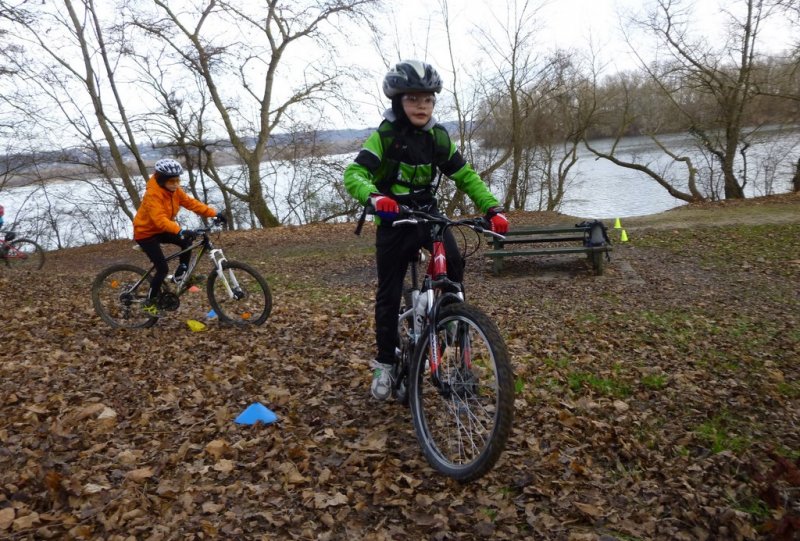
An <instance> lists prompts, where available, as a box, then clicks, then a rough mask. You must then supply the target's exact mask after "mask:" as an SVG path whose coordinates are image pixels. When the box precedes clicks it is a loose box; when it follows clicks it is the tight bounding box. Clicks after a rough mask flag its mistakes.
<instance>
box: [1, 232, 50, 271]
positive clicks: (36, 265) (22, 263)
mask: <svg viewBox="0 0 800 541" xmlns="http://www.w3.org/2000/svg"><path fill="white" fill-rule="evenodd" d="M3 259H4V260H5V262H6V266H7V267H12V268H15V269H31V270H39V269H41V268H42V267H43V266H44V250H42V247H41V246H39V245H38V244H37V243H36V242H34V241H32V240H30V239H16V240H12V241H11V242H9V243H8V247H7V248H6V252H5V254H4V256H3Z"/></svg>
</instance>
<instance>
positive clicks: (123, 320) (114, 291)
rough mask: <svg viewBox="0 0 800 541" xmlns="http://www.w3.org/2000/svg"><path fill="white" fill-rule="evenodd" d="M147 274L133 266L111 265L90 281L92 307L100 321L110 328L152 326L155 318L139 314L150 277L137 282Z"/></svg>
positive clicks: (148, 287)
mask: <svg viewBox="0 0 800 541" xmlns="http://www.w3.org/2000/svg"><path fill="white" fill-rule="evenodd" d="M146 272H147V271H145V270H144V269H142V268H139V267H137V266H135V265H127V264H120V265H112V266H110V267H108V268H107V269H105V270H103V271H102V272H100V274H98V275H97V277H96V278H95V279H94V282H92V304H93V305H94V311H95V312H97V315H98V316H100V318H101V319H102V320H103V321H105V322H106V323H108V324H109V325H111V326H112V327H123V328H145V327H152V326H153V325H155V324H156V321H158V318H156V317H153V316H150V315H149V314H147V313H145V312H144V311H142V304H143V303H144V301H145V300H146V299H147V292H148V291H149V290H150V277H149V276H147V277H145V279H144V280H142V281H141V283H140V284H139V286H138V287H136V284H137V282H139V280H141V278H142V276H144V275H145V273H146Z"/></svg>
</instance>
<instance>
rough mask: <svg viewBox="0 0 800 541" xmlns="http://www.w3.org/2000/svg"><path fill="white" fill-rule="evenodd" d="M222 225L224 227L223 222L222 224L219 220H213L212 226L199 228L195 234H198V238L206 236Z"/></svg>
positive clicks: (195, 230)
mask: <svg viewBox="0 0 800 541" xmlns="http://www.w3.org/2000/svg"><path fill="white" fill-rule="evenodd" d="M221 225H222V222H220V221H219V220H218V219H217V218H212V220H211V225H209V226H208V227H199V228H197V229H193V231H194V232H195V233H197V235H198V236H200V235H204V234H206V233H210V232H211V231H212V230H214V229H215V228H217V227H219V226H221Z"/></svg>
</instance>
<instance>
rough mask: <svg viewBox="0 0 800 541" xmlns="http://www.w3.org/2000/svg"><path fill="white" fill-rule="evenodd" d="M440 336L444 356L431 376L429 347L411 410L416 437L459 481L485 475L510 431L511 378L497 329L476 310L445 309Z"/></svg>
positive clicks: (418, 369) (416, 376) (419, 366)
mask: <svg viewBox="0 0 800 541" xmlns="http://www.w3.org/2000/svg"><path fill="white" fill-rule="evenodd" d="M437 326H438V328H437V333H436V338H437V340H436V341H437V342H438V344H439V345H440V347H441V357H440V359H439V366H438V368H437V370H436V374H435V377H434V376H432V375H431V374H429V373H428V372H427V369H425V366H426V365H428V359H427V357H428V356H429V355H430V353H429V352H430V347H429V344H428V343H427V339H426V343H425V344H423V347H421V348H420V351H422V352H423V353H422V357H421V358H418V359H417V360H415V363H414V366H413V369H414V371H415V372H413V373H412V380H413V381H412V388H411V390H410V391H411V406H412V416H413V417H414V424H415V429H416V431H417V439H418V441H419V442H420V444H421V446H422V447H423V451H424V452H425V456H426V458H427V459H428V461H429V462H430V463H431V465H432V466H433V467H434V468H436V469H437V470H439V471H441V472H443V473H445V474H447V475H450V476H451V477H454V478H457V479H460V480H471V479H475V478H477V477H480V476H481V475H483V474H485V473H486V472H487V471H489V470H490V469H491V467H492V466H493V465H494V463H495V462H496V460H497V459H498V457H499V456H500V453H501V452H502V449H503V447H504V445H505V441H506V439H507V438H508V433H509V432H510V428H511V422H512V418H513V400H514V397H513V377H512V375H511V370H510V367H509V364H508V354H507V351H506V349H505V345H504V343H503V342H502V338H501V337H500V334H499V331H498V330H497V327H496V326H495V325H494V324H493V323H491V321H490V320H489V319H488V318H487V317H486V316H485V315H484V314H483V313H482V312H480V311H478V310H477V309H475V308H474V307H471V306H468V305H465V304H457V305H450V306H448V307H446V308H444V309H443V310H442V311H441V313H440V321H439V323H438V324H437Z"/></svg>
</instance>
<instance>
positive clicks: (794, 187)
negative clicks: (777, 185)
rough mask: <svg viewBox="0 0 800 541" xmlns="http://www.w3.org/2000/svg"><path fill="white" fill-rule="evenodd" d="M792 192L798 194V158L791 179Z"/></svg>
mask: <svg viewBox="0 0 800 541" xmlns="http://www.w3.org/2000/svg"><path fill="white" fill-rule="evenodd" d="M792 191H793V192H795V193H800V158H798V159H797V167H795V170H794V178H793V179H792Z"/></svg>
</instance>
